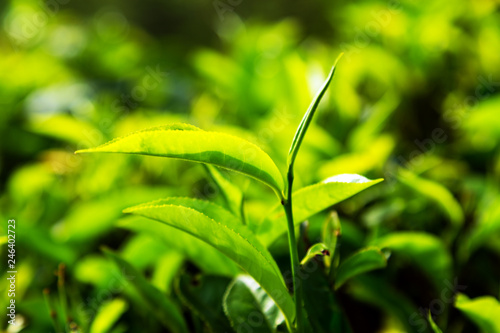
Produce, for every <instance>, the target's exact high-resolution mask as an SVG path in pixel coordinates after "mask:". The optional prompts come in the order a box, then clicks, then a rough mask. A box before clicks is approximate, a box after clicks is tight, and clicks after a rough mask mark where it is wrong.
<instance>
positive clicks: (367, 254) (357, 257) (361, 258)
mask: <svg viewBox="0 0 500 333" xmlns="http://www.w3.org/2000/svg"><path fill="white" fill-rule="evenodd" d="M386 266H387V259H386V256H385V254H384V253H382V251H380V249H379V248H376V247H369V248H365V249H362V250H360V251H358V252H356V253H354V254H353V255H352V256H350V257H349V258H347V259H346V260H344V261H343V262H342V263H341V264H340V266H339V267H338V270H337V276H336V279H335V289H338V288H340V287H341V286H342V285H343V284H344V283H345V282H346V281H347V280H349V279H350V278H353V277H354V276H356V275H360V274H363V273H366V272H369V271H372V270H374V269H379V268H383V267H386Z"/></svg>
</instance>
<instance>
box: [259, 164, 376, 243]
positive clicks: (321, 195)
mask: <svg viewBox="0 0 500 333" xmlns="http://www.w3.org/2000/svg"><path fill="white" fill-rule="evenodd" d="M381 181H383V179H382V178H379V179H375V180H370V179H367V178H365V177H363V176H360V175H351V174H342V175H337V176H334V177H330V178H328V179H326V180H325V181H323V182H321V183H318V184H315V185H310V186H306V187H304V188H302V189H300V190H298V191H295V192H294V193H293V196H292V198H293V199H292V202H293V218H294V223H295V225H299V224H300V223H302V222H303V221H305V220H307V219H308V218H310V217H311V216H313V215H315V214H317V213H319V212H321V211H323V210H325V209H327V208H329V207H331V206H333V205H335V204H337V203H339V202H341V201H343V200H345V199H347V198H349V197H351V196H353V195H355V194H357V193H359V192H361V191H363V190H365V189H367V188H369V187H371V186H373V185H375V184H378V183H380V182H381ZM280 208H281V207H276V209H275V210H274V211H273V213H271V215H270V217H269V218H268V219H267V220H266V221H264V222H263V223H262V224H261V226H260V229H259V231H258V234H259V239H261V241H262V242H264V244H267V245H269V244H271V243H272V242H274V241H275V240H276V238H277V237H279V236H280V235H281V234H283V233H284V232H285V231H286V230H287V226H286V218H285V214H284V213H283V212H281V210H280Z"/></svg>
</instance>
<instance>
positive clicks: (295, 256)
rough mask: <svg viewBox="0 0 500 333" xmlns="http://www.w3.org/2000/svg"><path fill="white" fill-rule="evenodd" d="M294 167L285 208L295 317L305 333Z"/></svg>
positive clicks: (290, 172)
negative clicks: (294, 213)
mask: <svg viewBox="0 0 500 333" xmlns="http://www.w3.org/2000/svg"><path fill="white" fill-rule="evenodd" d="M293 178H294V177H293V166H292V167H291V168H289V169H288V183H287V193H286V196H285V200H284V201H283V207H284V209H285V213H286V219H287V222H288V246H289V248H290V258H291V264H292V278H293V297H294V300H295V317H296V320H295V321H296V328H297V332H298V333H303V331H304V322H303V317H302V289H301V287H300V285H301V283H300V281H299V279H300V277H299V275H298V272H299V269H300V262H299V252H298V250H297V240H296V239H295V224H294V223H293V211H292V184H293Z"/></svg>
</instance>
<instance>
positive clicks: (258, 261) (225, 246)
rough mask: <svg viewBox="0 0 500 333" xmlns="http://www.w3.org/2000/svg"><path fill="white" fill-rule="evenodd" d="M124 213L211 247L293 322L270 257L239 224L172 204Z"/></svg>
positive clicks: (288, 304) (291, 309)
mask: <svg viewBox="0 0 500 333" xmlns="http://www.w3.org/2000/svg"><path fill="white" fill-rule="evenodd" d="M124 212H126V213H132V214H137V215H141V216H144V217H149V218H151V219H154V220H157V221H160V222H162V223H165V224H167V225H170V226H172V227H174V228H177V229H180V230H182V231H185V232H187V233H189V234H191V235H193V236H195V237H197V238H199V239H201V240H202V241H204V242H206V243H208V244H210V245H212V246H213V247H215V248H216V249H217V250H219V251H221V252H222V253H224V254H225V255H226V256H228V257H229V258H231V259H232V260H233V261H234V262H236V263H237V264H238V265H240V266H241V267H242V268H243V269H244V270H245V271H247V272H248V273H249V274H250V275H251V276H252V277H253V278H254V279H255V280H256V281H257V282H258V283H259V284H260V285H261V286H262V288H264V290H266V291H267V292H268V293H269V294H270V295H271V297H273V299H274V300H275V301H276V303H277V305H278V306H279V308H280V309H281V311H283V314H284V315H285V318H286V319H287V321H288V322H289V323H292V322H293V318H294V310H293V309H294V306H293V301H292V298H291V297H290V295H289V294H288V290H287V289H286V286H285V283H284V281H283V278H282V276H281V272H280V270H279V268H278V266H277V264H276V262H275V261H274V259H273V257H272V256H271V254H270V253H269V252H268V251H267V249H266V248H265V247H264V246H262V245H261V243H260V242H259V241H258V240H257V239H256V238H255V236H254V235H253V234H252V233H251V232H250V231H249V230H248V229H247V228H246V227H245V226H244V225H242V224H241V223H240V222H239V221H236V220H235V221H232V222H230V221H226V223H221V222H220V221H215V220H214V219H212V218H210V217H209V216H207V215H205V214H203V213H201V212H199V211H197V210H195V209H193V208H190V207H185V206H177V205H172V204H159V205H158V204H154V203H153V204H151V205H147V204H144V205H139V206H138V207H132V208H129V209H126V210H125V211H124Z"/></svg>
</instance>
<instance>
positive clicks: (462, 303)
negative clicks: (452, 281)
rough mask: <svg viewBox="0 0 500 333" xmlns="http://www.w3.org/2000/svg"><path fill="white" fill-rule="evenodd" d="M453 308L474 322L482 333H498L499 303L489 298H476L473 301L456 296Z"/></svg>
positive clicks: (499, 332)
mask: <svg viewBox="0 0 500 333" xmlns="http://www.w3.org/2000/svg"><path fill="white" fill-rule="evenodd" d="M455 307H456V308H457V309H459V310H460V311H462V312H463V313H464V314H465V316H466V317H467V318H469V319H470V320H471V321H472V322H474V323H475V324H476V325H477V326H478V327H479V328H480V329H481V331H482V332H485V333H500V321H499V320H498V318H500V303H499V302H498V300H497V299H495V298H494V297H491V296H482V297H477V298H475V299H473V300H471V299H469V298H468V297H467V296H465V295H464V294H458V295H457V298H456V300H455Z"/></svg>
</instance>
